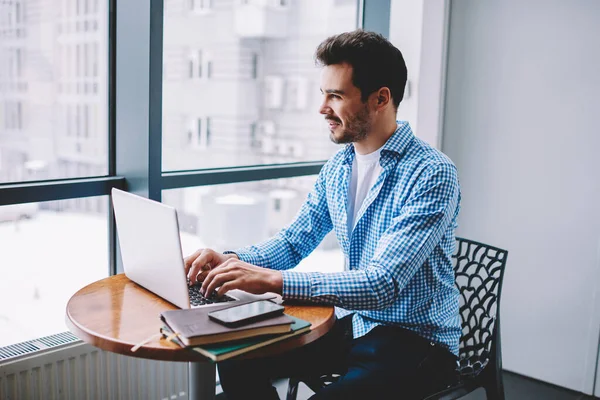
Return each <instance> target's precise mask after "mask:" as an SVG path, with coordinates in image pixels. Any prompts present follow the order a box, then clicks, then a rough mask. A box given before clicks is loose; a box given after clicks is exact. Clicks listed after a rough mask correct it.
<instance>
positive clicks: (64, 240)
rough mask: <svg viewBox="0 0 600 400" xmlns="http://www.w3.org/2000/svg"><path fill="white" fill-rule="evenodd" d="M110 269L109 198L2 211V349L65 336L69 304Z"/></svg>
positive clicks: (0, 267)
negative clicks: (17, 344)
mask: <svg viewBox="0 0 600 400" xmlns="http://www.w3.org/2000/svg"><path fill="white" fill-rule="evenodd" d="M108 265H109V264H108V196H100V197H87V198H80V199H70V200H61V201H51V202H43V203H28V204H14V205H8V206H0V276H1V277H2V279H0V346H7V345H9V344H13V343H18V342H22V341H25V340H30V339H35V338H39V337H42V336H46V335H51V334H54V333H58V332H64V331H66V330H67V327H66V326H65V323H64V320H65V307H66V305H67V301H68V300H69V298H70V297H71V296H72V295H73V294H74V293H75V292H76V291H78V290H79V289H81V288H82V287H83V286H85V285H87V284H89V283H91V282H93V281H96V280H98V279H101V278H103V277H106V276H108V268H109V267H108Z"/></svg>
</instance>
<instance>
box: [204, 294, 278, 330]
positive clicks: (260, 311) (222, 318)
mask: <svg viewBox="0 0 600 400" xmlns="http://www.w3.org/2000/svg"><path fill="white" fill-rule="evenodd" d="M284 308H285V307H283V306H281V305H279V304H275V303H273V302H271V301H269V300H257V301H253V302H252V303H246V304H242V305H239V306H233V307H229V308H225V309H223V310H217V311H211V312H209V313H208V318H210V319H212V320H213V321H217V322H220V323H222V324H224V325H228V326H238V325H245V324H248V323H250V322H255V321H258V320H261V319H264V318H269V317H273V316H276V315H281V314H283V310H284Z"/></svg>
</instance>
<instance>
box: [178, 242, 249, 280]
mask: <svg viewBox="0 0 600 400" xmlns="http://www.w3.org/2000/svg"><path fill="white" fill-rule="evenodd" d="M230 258H238V257H237V256H236V255H235V254H223V253H219V252H217V251H214V250H212V249H198V250H196V251H195V252H194V253H193V254H191V255H189V256H187V257H186V258H184V259H183V264H184V266H185V273H186V274H187V276H188V279H189V280H190V284H191V285H195V284H196V283H198V282H202V281H204V278H205V277H206V275H207V274H208V273H209V272H210V270H211V268H213V267H216V266H217V265H221V264H222V263H224V262H225V261H227V260H229V259H230Z"/></svg>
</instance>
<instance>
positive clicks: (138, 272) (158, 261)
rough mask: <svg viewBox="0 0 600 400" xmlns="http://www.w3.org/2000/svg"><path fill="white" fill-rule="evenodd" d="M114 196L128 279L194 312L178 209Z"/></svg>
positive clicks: (114, 192)
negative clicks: (189, 293)
mask: <svg viewBox="0 0 600 400" xmlns="http://www.w3.org/2000/svg"><path fill="white" fill-rule="evenodd" d="M111 193H112V200H113V206H114V212H115V220H116V223H117V232H118V235H119V247H120V249H121V258H122V260H123V270H124V272H125V275H126V276H127V277H128V278H129V279H131V280H132V281H134V282H136V283H137V284H139V285H140V286H143V287H144V288H146V289H148V290H150V291H151V292H153V293H155V294H157V295H158V296H160V297H162V298H163V299H165V300H167V301H169V302H171V303H173V304H175V305H176V306H177V307H179V308H190V300H189V295H188V288H187V281H186V276H185V270H184V265H183V256H182V253H181V243H180V238H179V224H178V222H177V211H176V210H175V208H173V207H171V206H168V205H165V204H162V203H159V202H157V201H153V200H149V199H146V198H144V197H141V196H137V195H135V194H132V193H128V192H124V191H122V190H119V189H116V188H113V189H112V192H111Z"/></svg>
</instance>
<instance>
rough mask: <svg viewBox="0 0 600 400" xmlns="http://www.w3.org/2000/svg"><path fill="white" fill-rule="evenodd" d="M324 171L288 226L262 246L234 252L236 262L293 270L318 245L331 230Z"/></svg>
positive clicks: (324, 168) (323, 169) (322, 170)
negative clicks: (237, 260) (237, 259)
mask: <svg viewBox="0 0 600 400" xmlns="http://www.w3.org/2000/svg"><path fill="white" fill-rule="evenodd" d="M326 167H327V164H326V165H325V166H324V167H323V168H322V169H321V172H320V173H319V176H318V177H317V181H316V183H315V186H314V188H313V190H312V191H311V192H310V193H309V194H308V197H307V199H306V201H305V202H304V204H303V205H302V207H301V208H300V211H299V212H298V214H297V215H296V217H295V218H294V220H293V221H292V223H291V224H290V225H289V226H287V227H286V228H283V229H282V230H281V231H280V232H279V233H278V234H277V235H275V236H274V237H272V238H271V239H268V240H266V241H265V242H263V243H260V244H258V245H253V246H247V247H244V248H241V249H238V250H236V251H235V253H236V254H237V256H238V257H239V259H240V260H242V261H245V262H248V263H250V264H254V265H258V266H261V267H265V268H271V269H277V270H286V269H290V268H293V267H295V266H296V265H297V264H298V263H299V262H300V261H301V260H302V259H303V258H304V257H306V256H307V255H309V254H310V253H311V252H312V251H313V250H314V249H315V248H316V247H317V246H318V245H319V243H321V241H322V240H323V238H324V237H325V235H326V234H327V233H329V232H330V231H331V229H332V227H333V225H332V223H331V217H330V215H329V208H328V207H327V193H326V190H325V179H326V178H325V176H326V172H325V170H326Z"/></svg>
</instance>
